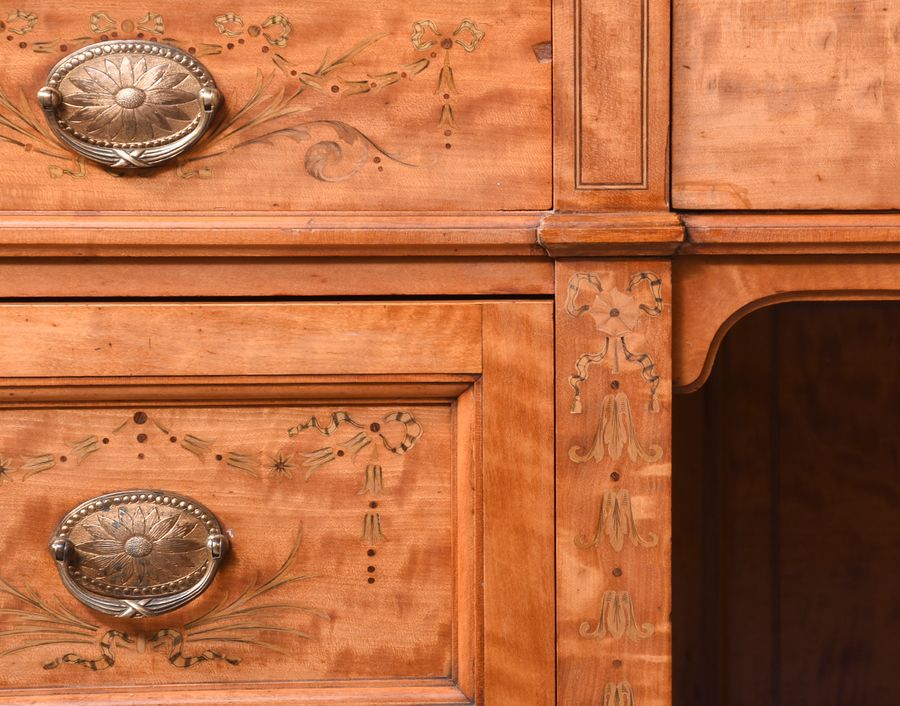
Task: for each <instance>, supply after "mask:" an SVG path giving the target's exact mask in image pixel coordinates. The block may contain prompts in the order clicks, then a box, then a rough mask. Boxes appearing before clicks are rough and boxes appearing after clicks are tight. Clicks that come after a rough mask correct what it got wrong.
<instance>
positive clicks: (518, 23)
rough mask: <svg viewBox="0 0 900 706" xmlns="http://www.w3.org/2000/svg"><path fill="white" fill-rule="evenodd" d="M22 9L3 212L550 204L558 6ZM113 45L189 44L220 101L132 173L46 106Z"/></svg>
mask: <svg viewBox="0 0 900 706" xmlns="http://www.w3.org/2000/svg"><path fill="white" fill-rule="evenodd" d="M21 8H22V9H18V10H7V11H4V12H2V13H0V158H2V159H0V183H2V184H3V189H2V190H0V209H2V210H7V211H10V210H14V211H37V212H47V211H58V210H65V211H73V210H74V211H132V212H143V211H154V212H155V211H197V212H208V211H213V210H216V211H222V210H227V211H230V212H247V211H296V210H341V211H348V210H365V211H392V210H406V211H409V210H429V211H433V210H451V211H459V210H494V209H496V210H506V209H523V210H525V209H528V210H530V209H545V208H549V207H550V202H551V161H550V160H551V147H550V141H551V108H550V88H551V79H550V65H549V64H548V63H541V62H540V61H539V60H538V56H539V55H540V56H544V54H543V52H540V51H539V52H537V53H536V52H535V50H534V47H535V46H536V45H541V44H542V43H544V42H547V41H548V40H549V39H550V2H549V0H526V2H524V3H523V2H516V3H513V2H512V1H511V0H502V1H501V2H485V1H484V0H467V1H466V2H462V3H454V4H452V5H447V4H446V3H440V2H432V1H430V0H429V1H426V2H421V3H418V4H416V3H374V4H365V3H363V4H361V3H356V2H352V1H351V0H325V1H323V2H317V3H312V4H310V3H300V2H296V0H292V1H291V2H289V3H288V4H281V5H277V6H276V5H272V6H266V5H262V4H259V3H249V2H244V3H240V2H238V3H234V2H229V3H227V4H218V3H217V2H212V3H203V4H200V5H197V4H187V5H186V4H184V3H180V2H172V1H169V2H160V3H157V4H155V5H153V6H152V7H150V6H143V5H135V4H133V3H129V2H111V3H109V4H108V5H105V6H97V5H95V4H91V3H84V2H81V1H80V0H75V1H74V2H71V3H65V4H59V3H54V2H50V1H49V0H31V3H30V4H28V5H22V6H21ZM115 39H120V40H124V39H144V40H149V41H153V42H159V43H168V44H171V45H174V46H177V47H178V48H180V49H182V50H183V51H186V52H189V53H190V54H191V55H193V56H194V57H195V58H197V59H199V60H200V61H201V62H202V63H203V64H204V65H205V66H206V68H207V69H208V70H209V72H210V73H211V74H212V76H213V78H214V79H215V82H216V84H217V86H218V88H219V89H220V90H221V92H222V95H223V98H224V107H223V109H222V110H221V113H222V118H221V120H219V121H218V122H217V123H216V124H214V125H213V127H212V128H211V130H210V131H209V132H208V133H207V135H206V136H205V137H204V139H203V140H202V141H201V142H200V143H199V144H198V145H197V146H195V147H194V148H193V149H192V150H190V151H189V152H187V153H186V154H185V155H183V156H182V157H180V158H178V159H177V160H174V161H173V162H171V163H167V164H166V165H165V166H163V167H160V168H158V169H154V170H152V171H143V170H142V171H141V173H140V174H135V173H131V174H128V175H126V176H125V177H124V178H123V177H121V176H116V175H114V174H111V173H109V172H107V171H105V170H104V168H102V167H100V166H98V165H94V164H92V163H86V162H85V161H84V160H82V159H80V158H76V157H75V155H74V154H72V153H69V152H67V151H66V149H65V148H63V147H62V145H61V144H60V143H59V141H58V140H57V139H56V138H55V137H54V136H53V135H52V133H51V132H50V130H49V129H48V127H47V124H46V121H45V120H44V117H43V116H42V115H41V110H40V106H39V104H38V102H37V92H38V90H39V89H40V88H41V87H42V86H43V85H44V84H45V83H46V81H47V77H48V73H49V71H50V69H51V68H53V66H54V65H55V64H56V63H57V62H58V61H59V60H60V59H62V58H64V57H65V56H66V55H68V54H69V53H71V52H75V51H77V50H78V49H80V48H82V47H85V46H87V45H90V44H92V43H95V42H101V41H105V40H115ZM132 78H133V80H135V81H139V80H140V78H139V77H132ZM113 79H114V80H119V81H120V82H121V81H126V82H127V80H131V79H130V78H124V77H123V76H121V75H120V76H118V77H113ZM90 88H91V87H90V86H88V87H87V88H85V89H84V90H86V91H87V90H88V89H90ZM101 99H102V97H101ZM113 109H114V110H119V109H121V110H122V111H128V110H130V109H129V108H127V107H126V108H122V107H121V106H119V108H116V107H115V106H114V108H113ZM139 117H140V116H139ZM165 117H166V119H167V120H168V121H173V120H174V121H176V123H175V124H176V126H177V125H178V123H177V119H178V117H177V115H175V113H173V112H172V111H171V110H170V111H169V114H168V115H167V116H165ZM113 118H114V119H116V116H113Z"/></svg>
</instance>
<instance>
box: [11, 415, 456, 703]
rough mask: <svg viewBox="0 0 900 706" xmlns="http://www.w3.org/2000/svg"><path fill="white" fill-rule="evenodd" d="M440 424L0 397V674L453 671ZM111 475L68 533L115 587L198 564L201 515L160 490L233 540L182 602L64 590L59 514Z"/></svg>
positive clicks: (34, 679)
mask: <svg viewBox="0 0 900 706" xmlns="http://www.w3.org/2000/svg"><path fill="white" fill-rule="evenodd" d="M400 414H402V415H403V416H402V417H401V419H402V421H398V416H400ZM450 424H451V414H450V408H449V406H448V405H446V404H445V405H434V406H407V407H405V408H404V409H403V410H398V409H396V408H395V407H385V406H343V407H341V408H340V409H339V410H335V409H334V408H332V407H325V408H323V407H260V408H235V407H216V408H208V407H207V408H197V407H154V408H150V407H142V408H140V409H135V408H132V407H128V408H123V407H114V408H103V409H77V408H76V409H72V408H69V409H65V408H58V409H29V410H27V411H26V410H4V411H2V412H0V428H2V429H3V430H4V443H3V449H2V454H3V456H2V458H0V464H2V465H0V473H2V474H3V479H4V480H5V481H7V482H6V483H4V484H3V493H2V495H0V555H2V556H3V557H5V559H4V560H3V562H2V570H0V620H2V625H3V629H2V636H0V639H2V652H3V653H4V656H3V658H2V661H3V662H4V663H5V664H6V665H7V669H5V670H4V672H5V677H4V682H5V684H6V685H7V686H31V685H34V684H42V685H45V686H50V685H58V686H65V685H68V684H71V683H72V681H73V680H77V681H80V682H82V683H84V684H91V685H103V686H109V685H117V684H131V685H140V684H153V683H156V682H158V681H160V680H164V681H167V682H177V683H205V682H209V681H210V680H214V681H217V682H240V681H246V680H247V679H248V677H250V678H252V679H258V680H267V681H269V680H271V681H283V680H288V679H337V678H342V679H367V678H368V679H373V678H385V677H403V678H410V677H430V678H439V677H447V676H448V675H449V674H450V673H451V651H450V648H451V633H452V625H453V612H452V607H453V573H454V572H453V567H452V551H451V546H452V541H451V540H452V537H451V528H452V506H451V500H452V497H453V492H452V487H451V482H452V477H451V473H450V472H449V471H450V469H451V467H452V464H451V458H450ZM119 490H125V491H130V490H133V491H136V492H134V493H128V492H125V493H121V496H122V501H121V502H113V503H111V504H110V505H109V506H108V507H106V508H103V509H102V510H100V511H99V512H96V513H94V514H92V515H91V516H89V517H87V518H86V519H84V520H83V521H82V524H83V527H82V529H84V530H86V531H83V532H81V533H80V534H78V533H77V532H73V533H72V540H73V542H75V544H76V546H75V549H76V551H77V552H78V557H77V558H78V562H77V564H78V569H77V570H79V571H81V572H82V573H83V574H85V575H87V576H89V577H90V578H91V579H98V580H100V581H101V582H103V581H105V582H107V585H113V586H121V587H122V595H123V596H124V597H125V598H126V599H127V598H128V596H129V593H130V591H129V589H140V588H141V587H142V586H146V585H159V584H160V583H161V582H165V581H172V580H175V579H177V578H179V577H180V576H182V575H185V574H186V573H188V572H190V570H191V569H192V568H193V564H195V563H197V562H200V561H203V560H204V559H203V555H204V554H205V552H206V546H205V543H204V542H203V539H204V535H203V527H202V526H201V527H199V532H198V531H194V530H193V527H194V526H195V525H198V524H199V525H202V521H201V520H200V519H199V517H196V516H193V515H192V514H191V513H186V514H185V513H181V514H179V511H178V510H179V509H178V507H177V506H175V503H174V502H173V503H172V504H171V505H170V503H169V502H168V501H166V502H160V501H159V499H158V498H159V496H160V495H162V496H163V497H164V498H166V497H169V496H174V495H175V494H176V493H177V494H178V495H185V496H187V497H188V498H192V499H195V500H197V501H198V502H199V503H202V505H204V506H205V507H206V508H209V510H211V511H212V512H213V513H214V514H215V516H216V517H217V518H218V520H219V521H220V522H221V523H222V525H223V527H224V528H225V529H226V531H227V534H228V535H229V536H230V540H231V547H232V549H231V551H230V552H229V554H230V555H229V556H227V557H226V560H225V562H224V563H225V567H224V568H223V569H222V570H221V571H220V572H219V573H218V575H217V576H216V577H215V578H214V579H213V580H212V582H211V585H210V586H209V588H208V589H207V590H206V591H205V592H204V593H203V594H202V595H201V596H200V597H199V598H197V599H196V600H194V601H192V602H191V603H190V604H189V605H187V606H186V607H184V608H182V609H180V610H176V611H174V612H171V613H168V614H165V615H160V616H155V617H154V616H151V617H144V618H142V619H134V618H116V617H113V616H106V615H103V614H101V613H98V612H96V611H92V610H90V609H88V608H86V607H84V606H82V605H81V604H80V603H79V602H78V601H77V600H76V599H75V597H74V596H72V595H69V594H68V592H67V591H66V590H65V588H64V587H63V585H62V583H61V581H60V578H59V577H58V575H57V569H56V567H55V566H54V562H53V561H52V560H51V559H50V557H49V555H48V553H47V551H46V545H47V543H48V541H49V539H50V537H51V536H52V535H53V532H54V528H55V526H56V524H57V522H58V521H59V520H61V519H62V518H63V517H64V516H65V515H66V513H67V511H68V510H70V509H72V508H73V507H74V506H75V505H77V504H78V503H80V502H82V501H85V500H88V499H90V498H92V497H94V496H99V495H102V494H104V493H109V492H116V491H119ZM152 490H156V491H159V492H157V493H155V494H154V493H153V492H148V491H152ZM134 494H138V495H139V498H138V501H137V502H134V501H132V496H133V495H134ZM143 495H146V496H147V500H146V501H141V500H140V497H141V496H143ZM182 515H184V516H182ZM137 602H138V603H140V601H137ZM11 667H12V668H11Z"/></svg>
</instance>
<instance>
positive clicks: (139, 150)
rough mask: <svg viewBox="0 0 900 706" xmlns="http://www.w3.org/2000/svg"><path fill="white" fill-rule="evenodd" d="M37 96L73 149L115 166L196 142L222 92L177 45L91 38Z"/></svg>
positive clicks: (150, 159)
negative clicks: (96, 42)
mask: <svg viewBox="0 0 900 706" xmlns="http://www.w3.org/2000/svg"><path fill="white" fill-rule="evenodd" d="M38 101H39V102H40V104H41V108H42V109H43V111H44V115H45V117H46V118H47V121H48V122H49V123H50V129H51V130H52V131H53V132H54V134H55V135H56V136H57V137H58V138H59V140H60V141H61V142H62V143H63V144H64V145H65V146H66V147H68V148H69V149H71V150H74V151H75V152H77V153H79V154H81V155H84V156H85V157H87V158H88V159H92V160H94V161H95V162H100V163H101V164H104V165H106V166H108V167H114V168H136V167H152V166H155V165H157V164H160V163H161V162H164V161H166V160H168V159H172V158H173V157H176V156H177V155H179V154H181V153H182V152H184V151H185V150H187V149H189V148H190V147H191V146H192V145H194V144H195V143H196V142H197V141H198V140H199V139H200V138H201V137H202V136H203V133H204V132H206V130H207V129H208V128H209V126H210V125H211V124H212V121H213V118H214V116H215V112H216V109H217V108H218V106H219V104H220V103H221V94H220V93H219V91H218V89H217V88H216V85H215V83H214V81H213V79H212V77H211V76H210V74H209V72H208V71H207V70H206V68H205V67H204V66H203V64H201V63H200V62H199V61H197V60H196V59H195V58H194V57H192V56H191V55H190V54H187V53H186V52H183V51H181V50H180V49H178V48H176V47H172V46H169V45H167V44H161V43H158V42H143V41H138V40H127V41H111V42H100V43H98V44H91V45H89V46H86V47H84V48H83V49H79V50H78V51H76V52H73V53H72V54H69V55H68V56H67V57H66V58H65V59H63V60H62V61H60V62H59V63H58V64H57V65H56V66H54V67H53V69H52V70H51V71H50V75H49V77H48V79H47V85H46V86H44V87H43V88H42V89H41V90H40V91H38Z"/></svg>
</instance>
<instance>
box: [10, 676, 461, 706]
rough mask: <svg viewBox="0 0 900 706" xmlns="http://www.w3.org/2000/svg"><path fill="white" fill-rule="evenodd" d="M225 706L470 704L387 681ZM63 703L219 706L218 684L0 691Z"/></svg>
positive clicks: (283, 688) (270, 693) (245, 696)
mask: <svg viewBox="0 0 900 706" xmlns="http://www.w3.org/2000/svg"><path fill="white" fill-rule="evenodd" d="M227 695H228V703H229V704H245V705H246V706H251V705H252V704H305V703H308V704H323V703H325V704H327V703H334V704H359V705H360V706H362V705H363V704H385V705H388V704H391V705H393V704H410V705H413V704H440V706H457V705H459V706H462V705H463V704H471V703H472V702H471V701H469V699H467V698H466V697H465V695H464V694H463V693H462V692H461V691H460V690H459V689H458V688H457V686H456V685H455V684H453V683H452V681H451V680H450V679H387V680H359V681H354V682H346V681H343V682H342V681H335V682H332V683H329V684H327V685H323V684H322V683H321V682H297V683H295V684H269V683H257V684H253V683H250V684H247V683H244V684H229V685H228V691H227ZM3 703H9V704H16V705H17V706H24V705H25V704H35V705H37V704H60V705H62V704H65V705H66V706H98V705H100V704H106V705H107V706H124V705H125V704H128V706H162V705H164V706H176V705H177V706H185V705H186V704H194V705H196V706H201V705H206V704H208V705H210V706H220V704H221V703H222V685H221V684H196V685H191V686H186V685H179V686H177V687H174V688H172V689H171V690H166V691H163V690H161V689H160V688H159V687H156V686H152V687H151V686H146V687H143V693H142V692H141V690H139V689H136V688H135V687H105V688H103V689H102V690H97V689H77V688H69V689H67V690H66V693H60V692H59V689H47V688H36V689H16V690H15V691H8V692H0V704H3Z"/></svg>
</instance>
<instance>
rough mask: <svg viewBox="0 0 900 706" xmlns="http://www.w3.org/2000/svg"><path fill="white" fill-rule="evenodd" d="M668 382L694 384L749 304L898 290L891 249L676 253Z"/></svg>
mask: <svg viewBox="0 0 900 706" xmlns="http://www.w3.org/2000/svg"><path fill="white" fill-rule="evenodd" d="M675 273H676V276H675V279H674V283H673V285H674V287H675V290H676V291H675V294H676V296H677V297H678V300H679V302H681V306H679V307H678V308H677V309H676V312H675V319H674V336H675V337H674V341H675V343H674V350H673V366H674V367H673V370H674V385H675V387H676V389H678V390H679V391H682V392H688V391H691V390H696V389H697V388H698V387H700V386H701V385H702V384H703V382H704V380H705V379H706V377H707V376H708V375H709V372H710V370H711V369H712V365H713V362H714V361H715V355H716V351H717V350H718V347H719V344H720V342H721V341H722V338H723V337H724V336H725V334H726V333H727V332H728V329H729V328H731V326H732V325H734V323H735V322H736V321H738V320H740V319H741V318H742V317H744V316H746V315H747V314H749V313H750V312H752V311H755V310H756V309H760V308H762V307H764V306H770V305H773V304H778V303H782V302H788V301H804V300H806V301H810V300H819V301H843V300H892V299H897V298H900V262H898V260H897V258H896V257H892V256H857V257H837V256H830V257H827V256H822V257H802V256H794V257H790V256H784V257H758V258H754V257H726V256H710V257H699V256H698V257H684V258H678V259H677V260H676V261H675Z"/></svg>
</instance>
